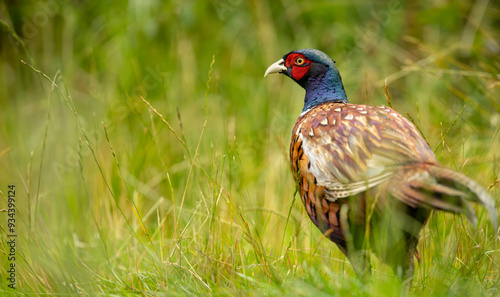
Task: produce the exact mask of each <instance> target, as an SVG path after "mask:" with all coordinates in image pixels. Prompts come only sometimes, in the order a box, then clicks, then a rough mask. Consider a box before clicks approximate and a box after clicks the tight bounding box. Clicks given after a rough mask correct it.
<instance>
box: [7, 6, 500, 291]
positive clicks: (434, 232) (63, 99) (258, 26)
mask: <svg viewBox="0 0 500 297" xmlns="http://www.w3.org/2000/svg"><path fill="white" fill-rule="evenodd" d="M493 2H494V1H490V2H489V5H488V1H482V0H478V1H475V2H471V1H462V2H460V3H456V2H452V1H439V2H438V3H435V1H429V0H426V1H420V2H415V1H398V0H391V1H389V2H385V1H375V2H370V3H365V2H364V1H340V2H338V1H335V2H331V1H317V2H306V1H292V0H283V1H272V2H271V1H269V2H268V1H262V0H255V1H241V0H213V1H166V2H162V1H158V0H150V1H141V0H131V1H118V0H113V1H71V2H70V1H63V0H40V1H30V2H29V3H20V2H17V1H3V2H1V4H0V21H1V22H0V25H1V26H0V32H1V35H0V77H1V78H0V84H1V87H0V111H1V116H0V123H1V124H0V181H1V183H0V190H1V192H2V194H1V195H0V201H1V203H0V205H1V207H0V208H3V209H7V208H9V207H8V203H7V202H8V196H9V195H8V190H9V189H8V185H15V189H16V196H15V201H16V202H15V208H16V216H15V220H16V226H15V233H16V235H17V238H16V257H15V265H16V283H15V289H11V288H9V287H8V285H9V284H10V282H9V281H8V280H7V277H6V275H7V274H3V272H2V277H1V279H0V284H1V285H0V292H2V294H3V295H5V296H15V295H17V296H24V295H28V294H29V295H30V296H39V295H40V296H41V295H43V296H47V295H49V296H52V295H56V296H66V295H83V296H104V295H110V296H184V295H195V296H205V295H213V296H246V295H256V296H260V295H268V296H279V295H284V296H328V295H333V296H391V295H393V296H397V295H398V294H399V292H400V285H399V284H398V282H397V280H396V278H395V277H394V274H393V272H392V271H391V270H390V269H388V268H387V267H386V266H384V265H383V264H381V263H380V262H378V261H377V260H376V259H374V260H373V263H374V271H373V278H372V280H371V282H370V283H369V284H367V285H362V284H361V283H360V282H359V281H358V279H357V278H356V277H355V274H354V272H353V270H352V268H351V266H350V265H349V263H348V262H346V259H345V258H344V257H343V255H342V254H341V253H340V251H339V250H338V249H337V248H336V247H335V246H334V244H332V243H331V242H328V240H325V239H324V238H323V237H322V235H321V234H320V232H319V231H318V230H317V229H316V228H315V227H314V226H313V225H312V223H311V222H310V220H309V219H308V218H307V216H306V213H305V211H304V210H303V207H302V205H301V201H300V198H299V197H297V195H295V186H294V180H293V178H292V175H291V172H290V169H289V164H288V144H289V141H290V133H291V129H292V127H293V124H294V122H295V119H296V118H297V116H298V114H299V113H300V110H301V108H302V103H303V96H304V94H303V91H302V90H301V89H300V88H299V87H298V86H296V85H295V84H294V83H293V82H291V81H290V80H288V79H285V78H284V77H282V76H277V75H276V76H272V77H269V78H266V79H264V78H263V74H264V71H265V70H266V68H267V66H269V65H270V64H271V63H273V62H275V61H276V60H278V59H279V58H280V57H281V56H282V55H283V54H285V53H287V52H289V51H291V50H294V49H299V48H307V47H313V48H318V49H320V50H322V51H324V52H326V53H328V54H329V55H330V56H331V57H333V58H334V59H335V60H336V61H337V67H338V68H339V70H340V72H341V75H342V77H343V81H344V84H345V87H346V90H347V95H348V98H349V100H350V101H351V102H354V103H363V104H371V105H380V104H387V101H386V98H385V97H386V90H385V85H386V83H385V82H387V88H388V91H389V93H390V103H391V104H392V106H393V107H394V108H395V109H396V110H397V111H399V112H400V113H401V114H407V115H408V116H409V117H411V118H412V120H413V121H414V122H415V123H416V124H417V125H418V127H419V128H420V129H421V131H422V133H423V135H424V136H425V138H426V139H427V141H428V142H429V144H430V145H431V147H432V148H434V149H435V152H436V155H437V157H438V159H439V161H440V162H441V163H442V164H444V165H445V166H447V167H450V168H453V169H455V170H457V171H460V172H464V173H465V174H467V175H469V176H470V177H472V178H473V179H475V180H477V181H479V182H480V183H481V184H482V185H483V186H484V187H485V188H487V189H488V190H489V193H490V194H491V195H492V196H493V197H494V198H495V199H496V201H497V203H500V201H499V199H498V197H500V185H499V182H500V177H499V174H500V152H499V150H498V147H500V100H499V98H500V75H499V73H500V56H499V54H498V53H499V52H500V44H499V42H498V40H500V31H499V30H498V29H499V26H500V23H499V19H500V9H499V7H498V6H495V4H494V3H493ZM487 5H488V6H487ZM476 211H477V214H478V217H479V224H478V226H477V227H476V228H475V227H474V226H472V225H471V224H470V223H469V222H468V221H467V220H466V218H465V217H463V216H454V215H451V214H443V213H436V214H434V215H433V216H432V217H431V219H430V221H429V223H428V225H427V227H426V228H425V230H424V232H423V233H422V238H421V242H420V245H419V250H420V258H421V261H420V262H419V263H418V264H417V267H416V274H415V280H414V285H413V287H412V289H411V291H410V295H411V296H498V295H499V294H500V247H499V242H498V236H497V235H496V233H497V232H495V230H492V228H491V225H490V224H489V223H488V222H487V217H486V212H485V211H484V209H482V208H481V207H477V208H476ZM0 216H1V218H0V222H1V223H0V225H1V226H2V230H1V231H2V234H3V237H4V238H5V239H6V240H2V241H1V243H0V251H1V253H2V255H0V266H1V269H2V271H6V270H7V269H9V267H10V266H9V265H11V264H12V263H13V262H12V261H10V260H8V254H9V251H10V246H9V245H8V243H7V239H8V238H9V237H7V236H8V235H9V234H10V233H9V229H8V228H7V226H8V225H7V219H8V213H7V212H2V213H0Z"/></svg>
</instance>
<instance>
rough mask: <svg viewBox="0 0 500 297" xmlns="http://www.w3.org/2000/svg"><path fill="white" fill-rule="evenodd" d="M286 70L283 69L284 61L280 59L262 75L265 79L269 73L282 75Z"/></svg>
mask: <svg viewBox="0 0 500 297" xmlns="http://www.w3.org/2000/svg"><path fill="white" fill-rule="evenodd" d="M286 70H287V69H286V67H285V60H283V59H280V60H279V61H278V62H276V63H274V64H273V65H271V66H269V68H267V70H266V73H264V77H266V76H267V75H268V74H271V73H283V72H285V71H286Z"/></svg>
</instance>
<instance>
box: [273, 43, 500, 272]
mask: <svg viewBox="0 0 500 297" xmlns="http://www.w3.org/2000/svg"><path fill="white" fill-rule="evenodd" d="M273 72H281V73H284V74H286V75H288V76H289V77H291V78H292V79H293V80H295V81H296V82H297V83H298V84H299V85H301V86H302V87H304V88H305V90H306V98H305V102H304V109H303V112H302V114H301V115H300V116H299V118H298V120H297V122H296V123H295V127H294V129H293V132H292V140H291V145H290V162H291V167H292V171H293V174H294V178H296V181H297V185H298V189H299V193H300V196H301V198H302V202H303V204H304V207H305V209H306V211H307V213H308V215H309V217H310V218H311V220H312V222H313V223H314V224H315V225H316V226H317V227H318V228H319V230H320V231H321V232H322V233H323V234H325V236H327V237H328V238H329V239H330V240H332V241H333V242H334V243H336V244H337V246H338V247H339V248H340V249H341V251H342V252H343V253H344V254H345V255H346V256H347V257H348V258H349V260H350V261H351V263H352V265H353V268H354V270H355V271H356V273H357V274H358V275H359V276H360V277H361V278H365V277H366V276H367V275H368V274H369V272H370V262H369V256H368V255H369V253H368V251H369V250H371V251H373V252H374V253H375V254H376V255H377V256H378V257H379V258H381V260H383V261H384V262H386V263H388V264H389V265H391V266H392V267H393V269H394V271H395V273H397V274H398V275H399V276H400V277H401V278H403V279H405V280H411V278H412V276H413V271H414V260H413V257H414V254H416V246H417V243H418V236H419V233H420V230H421V229H422V227H423V226H424V225H425V223H426V221H427V219H428V217H429V215H430V213H431V211H432V210H433V209H436V210H444V211H450V212H456V213H464V214H465V215H466V216H467V217H468V218H469V219H470V220H471V221H472V222H475V213H474V210H473V209H472V208H471V206H470V205H469V204H468V203H467V202H466V200H470V201H475V202H479V203H482V204H483V205H485V206H486V208H487V209H488V211H489V212H490V215H491V218H492V221H493V223H494V224H496V222H497V217H496V210H495V208H494V202H493V200H492V198H491V197H490V196H489V195H488V194H487V193H486V191H485V190H484V189H483V188H482V187H481V186H479V185H478V184H477V183H476V182H474V181H472V180H471V179H469V178H468V177H466V176H465V175H463V174H460V173H457V172H455V171H453V170H450V169H446V168H444V167H442V166H440V165H439V163H438V162H437V160H436V157H435V156H434V153H433V151H432V150H431V149H430V147H429V145H428V144H427V142H426V141H425V140H424V139H423V138H422V136H421V135H420V134H419V132H418V130H417V129H416V127H415V126H414V125H413V124H412V123H411V122H410V121H408V120H407V119H406V118H405V117H403V116H401V115H400V114H399V113H397V112H395V111H394V110H393V109H391V108H388V107H385V106H378V107H373V106H366V105H356V104H349V103H348V101H347V96H346V94H345V91H344V87H343V85H342V80H341V78H340V74H339V73H338V70H337V68H336V67H335V65H334V62H333V61H332V60H331V59H330V58H328V56H327V55H326V54H324V53H322V52H320V51H317V50H312V49H307V50H299V51H293V52H291V53H289V54H287V55H285V56H284V57H283V59H282V60H280V61H278V62H277V63H275V64H273V65H271V67H269V69H268V71H267V72H266V75H267V74H268V73H273Z"/></svg>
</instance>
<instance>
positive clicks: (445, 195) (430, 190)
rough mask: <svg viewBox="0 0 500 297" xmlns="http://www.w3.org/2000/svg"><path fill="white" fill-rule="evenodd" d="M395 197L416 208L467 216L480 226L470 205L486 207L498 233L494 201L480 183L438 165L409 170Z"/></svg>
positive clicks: (393, 190)
mask: <svg viewBox="0 0 500 297" xmlns="http://www.w3.org/2000/svg"><path fill="white" fill-rule="evenodd" d="M398 184H399V185H398V186H394V187H392V189H391V192H392V194H393V195H394V196H395V197H396V198H398V199H400V200H402V201H403V202H404V203H406V204H408V205H410V206H412V207H418V206H425V207H430V208H434V209H439V210H444V211H449V212H454V213H463V214H465V215H466V216H467V218H468V219H469V220H470V221H471V222H472V223H473V224H474V225H476V223H477V220H476V215H475V212H474V210H473V209H472V207H471V206H470V204H469V203H467V201H472V202H476V203H480V204H482V205H484V207H485V208H486V209H487V210H488V213H489V215H490V220H491V223H492V225H493V226H494V228H495V230H496V228H497V225H498V215H497V212H496V209H495V202H494V201H493V198H492V197H491V196H490V195H489V194H488V193H487V192H486V191H485V190H484V189H483V187H481V186H480V185H479V184H478V183H476V182H475V181H473V180H472V179H470V178H468V177H467V176H465V175H463V174H461V173H458V172H456V171H453V170H451V169H447V168H444V167H441V166H439V165H435V164H417V165H413V166H408V167H406V168H405V169H404V170H403V174H402V175H401V176H399V178H398Z"/></svg>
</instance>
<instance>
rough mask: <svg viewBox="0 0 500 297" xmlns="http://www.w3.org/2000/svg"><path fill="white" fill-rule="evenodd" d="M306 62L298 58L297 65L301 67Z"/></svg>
mask: <svg viewBox="0 0 500 297" xmlns="http://www.w3.org/2000/svg"><path fill="white" fill-rule="evenodd" d="M304 62H305V60H304V59H303V58H301V57H298V58H297V60H295V64H296V65H299V66H300V65H302V64H304Z"/></svg>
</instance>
